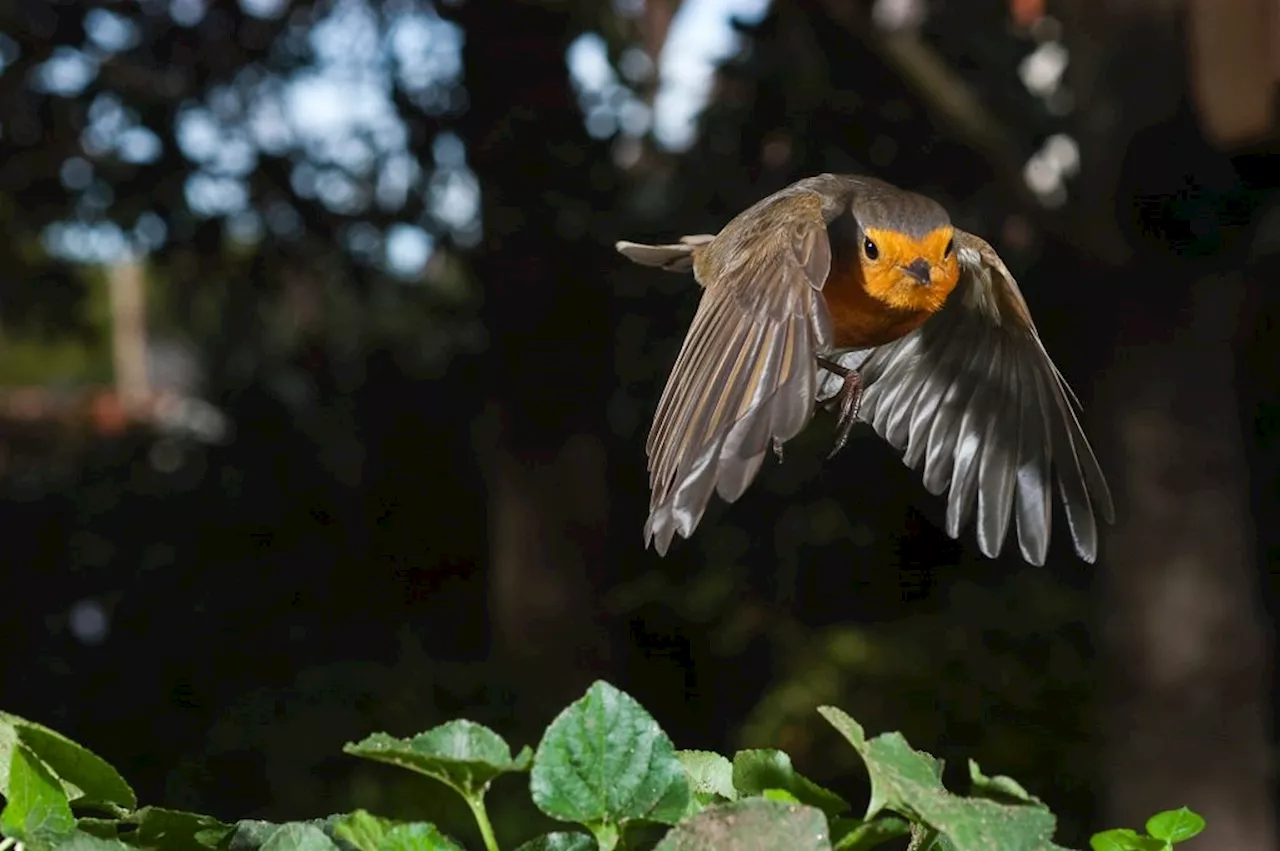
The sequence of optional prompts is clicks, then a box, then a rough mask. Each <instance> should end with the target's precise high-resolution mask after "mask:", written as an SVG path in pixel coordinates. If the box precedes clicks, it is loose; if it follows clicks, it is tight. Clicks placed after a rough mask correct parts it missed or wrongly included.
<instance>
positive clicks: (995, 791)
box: [969, 759, 1043, 804]
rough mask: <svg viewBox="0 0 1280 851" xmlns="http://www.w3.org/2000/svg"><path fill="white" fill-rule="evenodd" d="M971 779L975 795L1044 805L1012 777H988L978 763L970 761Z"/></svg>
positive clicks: (1001, 775) (999, 775) (1000, 775)
mask: <svg viewBox="0 0 1280 851" xmlns="http://www.w3.org/2000/svg"><path fill="white" fill-rule="evenodd" d="M969 779H970V780H971V781H972V782H973V794H974V795H977V796H981V797H984V798H993V799H995V800H1010V799H1011V800H1013V801H1017V802H1021V803H1024V804H1042V803H1043V802H1042V801H1041V800H1040V799H1039V798H1037V797H1036V796H1035V795H1032V794H1031V793H1030V792H1028V791H1027V790H1026V789H1024V788H1023V787H1022V784H1021V783H1019V782H1018V781H1017V780H1014V779H1013V778H1012V777H1005V776H1004V775H1003V774H997V775H996V776H995V777H988V776H987V775H985V774H983V773H982V769H981V768H979V767H978V763H977V762H975V761H974V760H972V759H971V760H969Z"/></svg>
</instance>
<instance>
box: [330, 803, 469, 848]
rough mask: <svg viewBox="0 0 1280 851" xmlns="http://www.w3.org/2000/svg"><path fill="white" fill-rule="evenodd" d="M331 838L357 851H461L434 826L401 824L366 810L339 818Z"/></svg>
mask: <svg viewBox="0 0 1280 851" xmlns="http://www.w3.org/2000/svg"><path fill="white" fill-rule="evenodd" d="M333 835H334V837H335V838H336V839H341V840H344V841H346V842H350V843H351V844H352V845H354V846H355V847H356V848H358V849H360V851H462V849H461V848H460V847H459V846H458V845H457V844H456V843H455V842H454V841H453V840H451V839H449V838H448V837H447V836H445V835H444V834H443V833H441V832H440V829H439V828H437V827H436V826H435V825H434V824H428V823H427V822H411V823H408V824H403V823H400V822H396V821H392V820H391V819H385V818H382V817H381V816H375V815H373V814H372V813H369V812H368V811H366V810H356V811H355V812H353V813H349V814H347V815H345V816H341V817H339V818H338V820H337V821H336V822H335V823H334V825H333Z"/></svg>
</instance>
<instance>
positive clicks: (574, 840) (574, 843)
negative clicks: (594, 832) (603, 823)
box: [516, 831, 598, 851]
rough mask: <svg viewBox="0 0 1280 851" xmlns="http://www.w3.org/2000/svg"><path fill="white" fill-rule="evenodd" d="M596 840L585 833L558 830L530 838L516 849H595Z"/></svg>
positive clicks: (547, 850) (553, 850)
mask: <svg viewBox="0 0 1280 851" xmlns="http://www.w3.org/2000/svg"><path fill="white" fill-rule="evenodd" d="M597 847H598V846H597V845H596V841H595V840H594V839H592V838H591V837H590V836H588V835H587V834H585V833H568V832H564V831H558V832H556V833H548V834H547V835H545V836H539V837H538V838H537V839H530V840H529V841H528V842H526V843H524V844H523V845H521V846H520V847H518V848H516V851H596V848H597Z"/></svg>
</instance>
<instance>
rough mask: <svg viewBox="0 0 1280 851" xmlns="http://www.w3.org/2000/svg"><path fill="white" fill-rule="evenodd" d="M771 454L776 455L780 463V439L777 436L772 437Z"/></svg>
mask: <svg viewBox="0 0 1280 851" xmlns="http://www.w3.org/2000/svg"><path fill="white" fill-rule="evenodd" d="M773 454H774V455H777V456H778V463H779V464H781V463H782V441H781V440H778V438H776V437H775V438H774V439H773Z"/></svg>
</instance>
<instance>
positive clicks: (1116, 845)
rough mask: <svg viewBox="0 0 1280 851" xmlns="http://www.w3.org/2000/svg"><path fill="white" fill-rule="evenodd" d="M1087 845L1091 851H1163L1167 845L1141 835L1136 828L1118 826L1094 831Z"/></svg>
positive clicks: (1161, 841)
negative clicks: (1100, 831)
mask: <svg viewBox="0 0 1280 851" xmlns="http://www.w3.org/2000/svg"><path fill="white" fill-rule="evenodd" d="M1089 847H1090V848H1092V849H1093V851H1164V849H1165V848H1167V847H1168V845H1167V844H1166V843H1165V842H1164V841H1163V840H1160V839H1153V838H1152V837H1150V836H1143V835H1141V834H1140V833H1138V832H1137V831H1136V830H1130V829H1129V828H1127V827H1119V828H1116V829H1115V830H1104V831H1103V832H1102V833H1095V834H1094V835H1093V836H1092V837H1090V838H1089Z"/></svg>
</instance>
